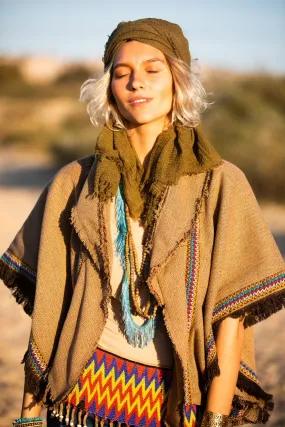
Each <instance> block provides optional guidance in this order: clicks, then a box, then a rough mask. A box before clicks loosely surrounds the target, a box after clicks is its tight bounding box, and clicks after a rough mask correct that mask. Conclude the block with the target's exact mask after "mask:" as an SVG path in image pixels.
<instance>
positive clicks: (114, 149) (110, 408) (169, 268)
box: [0, 19, 285, 427]
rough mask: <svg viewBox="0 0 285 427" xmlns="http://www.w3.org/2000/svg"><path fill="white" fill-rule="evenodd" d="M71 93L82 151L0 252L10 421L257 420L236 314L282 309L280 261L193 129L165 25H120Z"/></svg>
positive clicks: (259, 396) (260, 393)
mask: <svg viewBox="0 0 285 427" xmlns="http://www.w3.org/2000/svg"><path fill="white" fill-rule="evenodd" d="M103 61H104V66H105V73H104V76H103V77H102V78H101V79H100V80H99V81H97V82H95V81H94V80H93V79H90V80H88V81H87V82H86V83H85V84H84V85H83V87H82V93H81V97H82V99H84V100H88V101H89V104H88V111H89V113H90V118H91V121H92V122H93V123H94V124H95V125H97V122H98V118H100V117H101V118H102V117H103V118H104V121H105V126H104V128H103V130H102V132H101V133H100V135H99V137H98V140H97V143H96V147H95V156H89V157H87V158H84V159H80V160H78V161H76V162H73V163H71V164H69V165H67V166H66V167H64V168H63V169H62V170H60V171H59V172H58V174H57V175H56V176H55V177H54V178H53V179H52V180H51V182H49V183H48V185H47V186H46V188H45V189H44V191H43V193H42V194H41V196H40V198H39V200H38V202H37V204H36V206H35V207H34V209H33V211H32V212H31V214H30V216H29V217H28V219H27V221H26V222H25V224H24V225H23V227H22V229H21V230H20V231H19V233H18V234H17V236H16V237H15V239H14V241H13V242H12V244H11V245H10V247H9V249H8V250H7V251H6V252H5V254H4V255H3V256H2V259H1V267H0V271H1V277H2V278H3V280H4V282H5V283H6V285H7V286H8V287H10V288H11V290H12V291H13V294H14V296H15V297H16V299H17V301H18V302H19V303H22V304H23V307H24V309H25V311H26V312H27V313H28V314H30V315H32V319H33V320H32V330H31V336H30V341H29V346H28V350H27V352H26V354H25V357H24V363H25V393H24V400H23V409H22V414H21V418H20V419H18V420H15V422H14V424H15V425H21V426H25V425H30V426H40V425H42V418H41V417H40V416H39V415H40V410H41V406H42V403H43V402H44V403H45V405H47V406H48V407H49V412H48V425H49V426H59V425H60V424H62V425H78V426H83V425H84V426H86V425H88V426H91V425H101V426H103V425H104V426H107V425H111V426H112V425H115V426H116V425H123V426H125V425H127V426H162V425H165V426H171V427H177V426H182V425H183V426H184V425H185V426H198V425H200V424H202V426H226V425H230V424H233V425H238V424H244V423H248V422H252V423H259V422H266V421H267V419H268V416H269V412H270V411H271V410H272V408H273V403H272V396H271V395H269V394H267V393H266V392H265V391H264V390H263V389H262V388H261V386H260V383H259V381H258V379H257V377H256V374H255V372H254V354H253V331H252V328H250V326H252V325H253V324H255V323H256V322H258V321H260V320H263V319H265V318H267V317H268V316H269V315H271V314H272V313H274V312H276V311H277V310H279V309H281V308H282V307H283V306H284V297H285V266H284V262H283V260H282V257H281V255H280V253H279V251H278V249H277V247H276V245H275V242H274V239H273V237H272V235H271V234H270V232H269V230H268V228H267V226H266V225H265V223H264V221H263V219H262V217H261V214H260V210H259V207H258V205H257V202H256V200H255V198H254V195H253V193H252V190H251V188H250V186H249V184H248V182H247V180H246V178H245V176H244V175H243V173H242V172H241V171H240V170H239V169H238V168H237V167H235V166H234V165H232V164H231V163H229V162H226V161H223V160H222V159H221V158H220V156H219V154H218V153H217V152H216V151H215V150H214V148H213V147H212V146H211V145H210V143H209V142H208V141H206V140H205V138H204V136H203V134H202V132H201V130H200V127H199V119H200V112H201V111H202V110H203V108H205V106H206V103H205V101H204V99H203V95H204V92H203V88H202V87H201V85H200V83H199V81H198V80H197V79H196V78H195V77H194V75H193V72H192V70H191V57H190V52H189V46H188V42H187V40H186V39H185V37H184V36H183V33H182V31H181V29H180V27H179V26H177V25H175V24H172V23H170V22H167V21H163V20H159V19H141V20H138V21H131V22H122V23H120V24H119V25H118V27H117V28H116V29H115V30H114V32H113V33H112V34H111V36H110V37H109V40H108V42H107V44H106V47H105V54H104V58H103Z"/></svg>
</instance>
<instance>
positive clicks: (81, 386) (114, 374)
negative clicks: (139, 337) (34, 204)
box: [47, 348, 197, 427]
mask: <svg viewBox="0 0 285 427" xmlns="http://www.w3.org/2000/svg"><path fill="white" fill-rule="evenodd" d="M171 379H172V370H171V369H166V368H157V367H152V366H147V365H143V364H141V363H137V362H132V361H129V360H127V359H124V358H121V357H119V356H116V355H114V354H112V353H109V352H107V351H105V350H102V349H100V348H97V349H96V350H95V352H94V354H93V355H92V357H91V358H90V359H89V361H88V362H87V364H86V367H85V369H84V372H83V373H82V375H81V376H80V378H79V380H78V382H77V384H76V385H75V387H74V388H73V390H72V391H71V393H70V394H69V395H68V396H67V398H66V401H65V402H64V403H62V404H61V405H59V406H57V407H54V408H53V410H52V411H49V412H48V417H47V426H48V427H56V426H60V425H70V426H79V427H86V426H87V427H91V426H92V427H94V426H96V427H97V426H98V427H99V426H100V427H105V426H114V427H117V426H122V427H133V426H135V427H160V426H164V423H163V418H164V414H165V411H166V404H167V396H168V390H169V387H170V384H171ZM196 411H197V407H196V405H192V406H190V407H187V408H185V410H184V427H196V426H197V424H196ZM52 416H53V417H52Z"/></svg>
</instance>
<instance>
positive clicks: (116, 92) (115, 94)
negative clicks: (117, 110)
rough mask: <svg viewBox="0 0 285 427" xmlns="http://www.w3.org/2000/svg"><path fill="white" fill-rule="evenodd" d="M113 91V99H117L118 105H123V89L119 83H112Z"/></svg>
mask: <svg viewBox="0 0 285 427" xmlns="http://www.w3.org/2000/svg"><path fill="white" fill-rule="evenodd" d="M111 91H112V94H113V97H114V98H115V101H116V104H117V105H118V104H121V102H122V89H121V88H120V84H118V81H115V82H114V81H112V83H111Z"/></svg>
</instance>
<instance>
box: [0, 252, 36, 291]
mask: <svg viewBox="0 0 285 427" xmlns="http://www.w3.org/2000/svg"><path fill="white" fill-rule="evenodd" d="M1 260H2V261H3V262H4V263H5V264H7V266H8V267H9V268H11V269H12V270H14V271H16V272H17V273H19V274H22V276H24V277H26V278H27V279H29V280H30V281H31V282H32V283H36V278H37V274H36V272H35V271H34V270H32V269H31V268H30V267H29V266H28V265H27V264H25V263H24V262H23V261H21V260H20V259H19V258H17V257H16V256H15V255H14V254H13V253H12V252H11V251H9V250H7V251H6V252H4V254H3V255H2V257H1Z"/></svg>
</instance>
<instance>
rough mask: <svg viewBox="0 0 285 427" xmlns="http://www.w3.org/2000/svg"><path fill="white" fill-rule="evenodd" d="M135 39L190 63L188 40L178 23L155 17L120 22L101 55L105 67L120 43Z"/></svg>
mask: <svg viewBox="0 0 285 427" xmlns="http://www.w3.org/2000/svg"><path fill="white" fill-rule="evenodd" d="M130 40H136V41H138V42H141V43H146V44H149V45H151V46H153V47H156V48H157V49H159V50H161V52H162V53H163V54H168V55H171V56H174V57H176V58H178V59H181V60H182V61H184V62H186V64H188V65H190V62H191V56H190V51H189V44H188V40H187V39H186V38H185V37H184V35H183V32H182V30H181V28H180V27H179V25H177V24H173V23H172V22H168V21H165V20H163V19H157V18H144V19H138V20H137V21H128V22H120V23H119V24H118V26H117V28H116V29H115V30H114V31H113V32H112V34H111V35H110V37H109V39H108V41H107V43H106V46H105V53H104V57H103V62H104V66H105V69H106V68H107V67H108V66H109V65H110V63H111V62H112V60H113V59H114V57H115V55H116V54H117V52H118V50H119V49H120V47H121V45H122V44H123V43H125V42H126V41H130Z"/></svg>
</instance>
